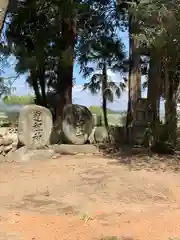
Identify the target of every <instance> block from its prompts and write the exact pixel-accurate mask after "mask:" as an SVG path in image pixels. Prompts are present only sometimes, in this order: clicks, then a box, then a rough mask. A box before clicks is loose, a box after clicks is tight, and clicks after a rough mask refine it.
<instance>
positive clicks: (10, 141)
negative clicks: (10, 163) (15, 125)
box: [3, 136, 13, 146]
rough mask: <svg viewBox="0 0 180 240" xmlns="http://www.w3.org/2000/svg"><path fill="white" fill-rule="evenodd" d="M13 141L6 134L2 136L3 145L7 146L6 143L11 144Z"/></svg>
mask: <svg viewBox="0 0 180 240" xmlns="http://www.w3.org/2000/svg"><path fill="white" fill-rule="evenodd" d="M12 143H13V140H12V139H11V138H9V137H8V136H5V137H4V138H3V145H4V146H8V145H10V144H12Z"/></svg>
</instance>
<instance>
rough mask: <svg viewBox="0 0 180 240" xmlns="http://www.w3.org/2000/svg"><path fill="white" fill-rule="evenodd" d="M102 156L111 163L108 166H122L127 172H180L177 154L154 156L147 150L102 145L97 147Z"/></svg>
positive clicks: (179, 160) (179, 156)
mask: <svg viewBox="0 0 180 240" xmlns="http://www.w3.org/2000/svg"><path fill="white" fill-rule="evenodd" d="M99 149H100V151H101V152H102V154H103V156H104V157H105V158H107V159H109V160H111V161H109V163H108V164H113V165H123V166H126V167H127V168H128V169H129V170H142V169H144V170H147V171H158V170H159V171H173V172H179V171H180V155H179V154H173V155H168V154H164V155H163V154H155V153H152V152H151V151H150V150H149V149H148V148H132V147H129V146H117V145H111V144H103V145H100V146H99Z"/></svg>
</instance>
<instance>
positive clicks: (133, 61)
mask: <svg viewBox="0 0 180 240" xmlns="http://www.w3.org/2000/svg"><path fill="white" fill-rule="evenodd" d="M137 32H138V26H137V22H136V20H135V18H134V17H133V16H131V15H130V16H129V79H128V109H127V122H126V131H127V138H129V137H130V135H129V127H130V126H132V125H133V121H134V120H135V118H136V104H137V101H138V99H139V98H140V97H141V66H140V52H139V41H138V40H137V39H135V38H134V37H133V34H136V33H137ZM131 137H132V136H131Z"/></svg>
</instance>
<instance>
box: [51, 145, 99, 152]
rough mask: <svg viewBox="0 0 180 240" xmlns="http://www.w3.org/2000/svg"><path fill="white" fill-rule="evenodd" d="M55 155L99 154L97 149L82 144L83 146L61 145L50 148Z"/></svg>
mask: <svg viewBox="0 0 180 240" xmlns="http://www.w3.org/2000/svg"><path fill="white" fill-rule="evenodd" d="M52 148H53V149H54V151H55V153H61V154H79V153H84V154H88V153H90V154H97V153H99V151H98V149H97V147H96V146H94V145H90V144H84V145H69V144H61V145H54V146H52Z"/></svg>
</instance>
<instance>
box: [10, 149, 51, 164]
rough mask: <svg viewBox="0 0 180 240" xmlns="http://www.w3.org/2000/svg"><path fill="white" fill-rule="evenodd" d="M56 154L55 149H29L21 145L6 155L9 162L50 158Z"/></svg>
mask: <svg viewBox="0 0 180 240" xmlns="http://www.w3.org/2000/svg"><path fill="white" fill-rule="evenodd" d="M53 155H54V150H53V149H32V150H30V149H28V148H27V147H25V146H24V147H21V148H19V149H17V150H16V151H14V152H9V153H8V154H7V155H6V161H7V162H28V161H34V160H49V159H50V158H52V156H53Z"/></svg>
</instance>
